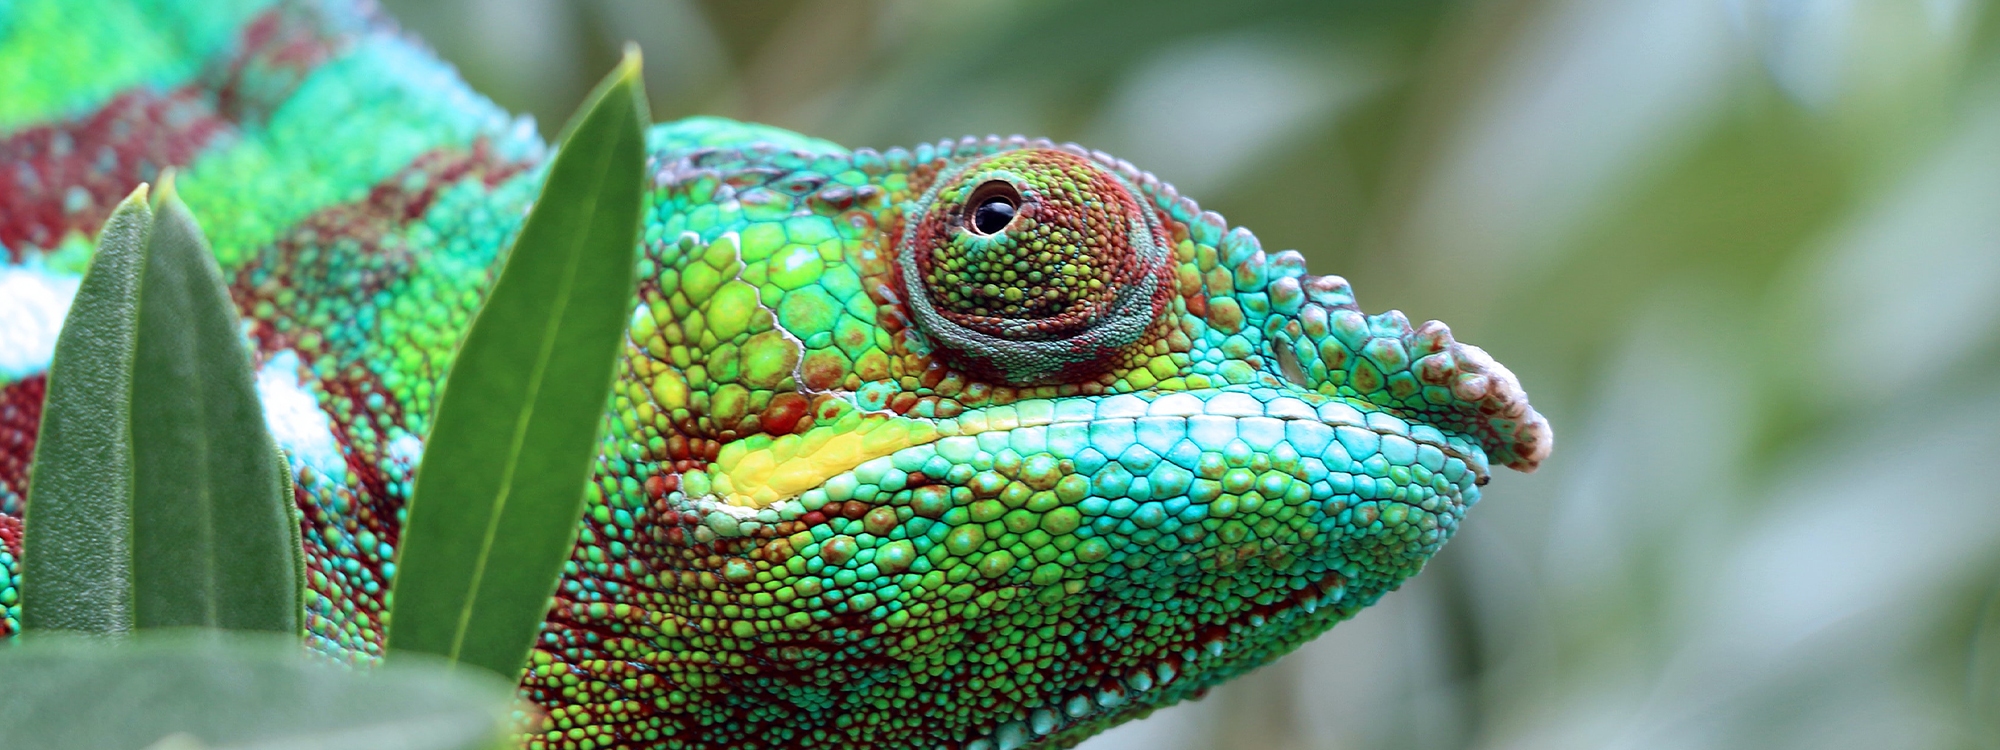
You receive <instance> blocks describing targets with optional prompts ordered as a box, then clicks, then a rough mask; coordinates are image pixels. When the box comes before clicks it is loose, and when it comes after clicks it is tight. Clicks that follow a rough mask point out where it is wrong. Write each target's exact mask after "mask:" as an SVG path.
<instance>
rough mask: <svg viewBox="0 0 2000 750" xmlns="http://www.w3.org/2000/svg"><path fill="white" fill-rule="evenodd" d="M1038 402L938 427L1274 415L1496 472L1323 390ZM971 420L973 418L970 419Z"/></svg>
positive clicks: (974, 429) (950, 431)
mask: <svg viewBox="0 0 2000 750" xmlns="http://www.w3.org/2000/svg"><path fill="white" fill-rule="evenodd" d="M1200 392H1206V393H1208V394H1210V395H1209V396H1208V397H1207V398H1202V397H1200V396H1197V395H1195V394H1196V393H1200ZM1315 399H1325V401H1324V402H1323V403H1320V404H1317V405H1314V404H1312V403H1311V401H1312V400H1315ZM1035 402H1040V403H1051V402H1049V401H1047V400H1043V399H1031V400H1027V401H1020V402H1015V403H1013V404H1008V405H1005V406H996V407H986V408H983V409H977V410H971V411H967V412H965V413H964V414H961V415H959V416H957V417H954V418H950V419H939V420H936V424H937V427H938V433H939V435H940V436H943V437H951V436H954V435H968V436H969V435H977V434H979V433H981V432H986V431H988V430H992V429H1016V428H1020V427H1036V426H1056V425H1064V424H1079V423H1080V424H1094V423H1100V422H1109V421H1116V420H1122V419H1130V420H1134V421H1137V420H1143V419H1149V418H1157V417H1179V418H1185V419H1189V420H1197V419H1202V418H1222V419H1229V420H1231V421H1232V422H1234V421H1237V420H1252V419H1271V420H1277V421H1280V422H1306V423H1312V424H1320V425H1325V426H1326V427H1328V428H1329V429H1331V428H1338V427H1353V428H1357V429H1363V430H1368V431H1371V432H1374V433H1376V434H1378V435H1395V436H1398V437H1403V438H1408V439H1409V440H1411V441H1413V442H1416V443H1418V444H1420V445H1429V446H1431V447H1434V448H1437V449H1438V450H1440V451H1443V452H1444V453H1445V454H1446V455H1447V456H1450V457H1453V458H1457V459H1459V460H1461V461H1464V462H1465V464H1466V466H1467V467H1468V468H1469V469H1470V470H1471V471H1472V472H1473V476H1474V477H1475V478H1476V479H1477V480H1478V481H1479V482H1480V483H1482V484H1483V483H1484V482H1485V480H1486V478H1487V476H1488V475H1489V472H1490V467H1488V466H1487V462H1486V457H1485V453H1484V451H1483V450H1480V449H1478V448H1477V447H1476V446H1474V445H1473V444H1472V443H1471V442H1469V441H1467V440H1466V439H1465V438H1462V437H1456V436H1452V435H1447V434H1446V433H1445V432H1444V431H1442V430H1439V429H1437V428H1435V427H1431V426H1429V425H1426V424H1422V423H1413V422H1410V421H1408V420H1405V419H1403V418H1401V417H1398V416H1395V415H1393V414H1389V413H1387V412H1379V411H1378V412H1363V411H1361V410H1360V409H1356V408H1354V407H1353V406H1350V405H1348V404H1347V403H1345V402H1344V401H1342V400H1340V399H1338V398H1335V397H1331V396H1326V395H1324V394H1318V393H1312V394H1310V396H1309V395H1308V394H1306V393H1301V392H1297V391H1288V390H1284V389H1279V388H1270V387H1263V386H1237V385H1232V386H1224V387H1222V388H1218V389H1206V390H1205V391H1169V392H1159V391H1148V392H1140V393H1121V394H1116V395H1112V396H1105V397H1101V398H1097V399H1069V400H1063V401H1057V402H1053V403H1052V406H1053V408H1052V409H1051V410H1050V413H1049V414H1047V416H1046V417H1042V418H1036V416H1038V415H1035V416H1031V415H1030V414H1023V412H1024V411H1027V409H1024V408H1022V407H1024V406H1027V405H1030V404H1033V403H1035ZM1007 409H1012V410H1013V411H1012V415H1011V416H1012V417H1013V423H1011V424H1006V423H1004V421H1005V420H1003V423H1002V424H997V425H996V424H992V420H993V418H994V417H996V416H1000V414H999V413H998V412H1000V411H1001V410H1007ZM968 421H970V422H971V424H967V422H968ZM1328 437H1331V435H1329V436H1328Z"/></svg>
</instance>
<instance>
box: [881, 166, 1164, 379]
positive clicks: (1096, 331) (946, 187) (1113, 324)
mask: <svg viewBox="0 0 2000 750" xmlns="http://www.w3.org/2000/svg"><path fill="white" fill-rule="evenodd" d="M1136 193H1137V191H1136V189H1135V188H1133V187H1132V186H1130V185H1128V184H1127V183H1126V182H1125V180H1123V179H1122V178H1120V177H1118V176H1117V175H1115V174H1112V173H1111V172H1108V171H1106V170H1104V169H1102V168H1100V167H1099V166H1097V165H1096V164H1094V163H1092V162H1091V161H1090V160H1089V159H1088V158H1085V157H1081V156H1077V155H1075V154H1070V153H1067V152H1063V151H1056V150H1052V149H1022V150H1018V151H1007V152H1002V153H999V154H995V155H993V156H989V157H985V158H983V159H980V160H978V161H973V162H970V163H966V164H961V165H957V166H955V167H954V168H948V169H946V170H945V171H944V172H942V173H940V174H938V176H937V178H936V182H934V183H932V184H931V186H930V189H929V190H928V192H927V193H926V194H925V195H924V197H923V198H922V199H921V200H920V201H919V202H918V203H917V204H916V208H915V210H914V211H913V212H912V213H911V214H910V221H909V223H908V225H907V226H908V228H907V229H905V230H904V236H903V240H902V242H901V244H900V246H899V247H898V249H897V266H898V269H899V271H900V272H901V278H902V283H903V286H904V290H905V291H906V292H907V295H908V296H907V297H906V299H907V300H908V305H909V308H910V312H911V317H912V318H914V319H915V322H916V323H917V327H918V329H919V330H920V331H921V332H923V333H924V334H925V336H926V337H927V338H928V339H929V340H930V342H931V343H932V344H934V345H936V349H937V351H939V352H940V353H941V354H942V355H943V356H944V357H945V358H946V359H948V360H950V361H952V363H953V364H956V365H959V366H960V367H962V368H965V369H967V370H969V371H972V372H974V373H976V374H979V375H982V376H988V377H993V378H997V379H999V380H1003V381H1005V382H1009V383H1014V384H1029V383H1047V382H1054V381H1073V380H1075V379H1077V378H1084V377H1090V376H1092V375H1095V374H1096V373H1098V372H1100V371H1101V370H1102V369H1103V368H1104V367H1106V366H1107V363H1108V362H1110V361H1111V360H1113V359H1114V357H1113V356H1112V355H1114V354H1117V353H1119V352H1120V351H1122V350H1123V349H1124V348H1126V347H1128V346H1132V345H1134V344H1135V342H1137V341H1139V339H1140V338H1142V337H1143V336H1144V335H1145V333H1146V331H1147V330H1148V329H1149V328H1151V326H1152V325H1153V323H1154V322H1155V321H1156V320H1158V319H1159V316H1160V315H1161V314H1162V312H1163V311H1164V310H1165V308H1166V305H1167V302H1168V300H1170V299H1171V297H1172V290H1173V288H1174V285H1173V283H1172V278H1171V277H1170V276H1169V275H1168V274H1170V273H1171V271H1170V269H1169V268H1168V262H1167V259H1168V257H1169V255H1170V254H1171V253H1169V251H1168V250H1167V247H1166V245H1165V244H1164V242H1163V241H1162V239H1163V238H1164V237H1165V236H1166V233H1165V231H1164V230H1163V229H1162V228H1161V224H1160V219H1159V217H1158V216H1156V215H1155V214H1154V213H1153V212H1152V211H1150V210H1148V209H1146V208H1144V207H1142V205H1141V203H1140V202H1139V200H1138V199H1137V198H1136V197H1135V195H1136Z"/></svg>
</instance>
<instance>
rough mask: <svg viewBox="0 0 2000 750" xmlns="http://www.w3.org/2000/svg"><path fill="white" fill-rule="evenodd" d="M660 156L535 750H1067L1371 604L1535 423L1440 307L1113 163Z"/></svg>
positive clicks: (1034, 144)
mask: <svg viewBox="0 0 2000 750" xmlns="http://www.w3.org/2000/svg"><path fill="white" fill-rule="evenodd" d="M658 158H659V163H658V164H656V167H657V169H658V172H657V175H658V176H657V184H658V186H659V189H658V190H657V191H656V193H655V195H656V201H657V204H658V205H657V206H656V209H657V211H658V215H659V216H661V217H663V218H661V219H660V221H659V224H658V227H657V229H655V230H652V231H649V234H648V236H649V241H648V245H647V254H648V257H649V259H648V261H647V267H646V273H645V274H644V276H645V277H646V280H645V281H643V282H642V294H641V296H642V299H643V300H644V303H643V304H642V305H641V307H640V308H639V310H638V311H637V313H636V314H635V316H634V320H633V325H632V337H631V345H630V346H629V347H628V353H627V356H628V363H627V367H626V368H625V375H624V376H623V379H622V381H621V384H620V386H619V395H618V396H617V401H618V403H617V405H616V410H615V413H616V414H617V415H618V418H617V419H614V423H613V425H612V428H611V432H612V436H611V438H610V440H611V443H613V445H612V446H611V448H610V449H608V450H607V452H606V458H605V462H606V463H605V465H604V466H602V467H601V468H600V471H599V473H598V481H597V490H596V491H594V492H593V493H592V500H591V502H592V508H591V513H592V515H591V518H590V519H587V521H586V524H585V529H584V532H583V538H582V540H581V541H580V543H579V545H578V551H577V553H576V557H575V558H574V564H573V568H572V572H571V573H570V575H569V576H568V578H567V579H566V580H565V582H564V584H563V588H562V590H561V591H559V592H558V600H557V601H558V606H557V608H556V610H555V614H554V615H552V617H551V620H550V624H549V626H548V627H547V628H546V629H545V630H544V632H543V636H542V641H541V643H540V645H539V646H538V648H537V651H536V655H535V664H534V665H533V666H532V667H531V669H530V674H529V676H528V680H527V682H526V687H527V690H528V691H529V694H530V695H531V696H532V697H535V698H536V699H537V700H538V701H540V702H542V703H543V704H544V705H546V706H550V707H551V708H552V710H551V714H550V718H549V719H548V720H547V723H546V724H545V726H544V727H543V734H542V736H543V737H544V738H545V739H548V740H550V741H551V743H552V745H554V746H563V745H565V744H569V745H574V744H576V743H577V742H578V741H579V739H580V738H588V737H590V736H592V735H591V734H590V733H592V732H600V731H612V732H616V733H619V734H621V735H623V736H627V737H633V738H639V739H640V740H642V741H651V740H648V739H647V738H649V737H650V738H654V739H657V738H670V737H678V738H680V739H681V740H682V741H684V742H686V743H687V744H688V745H689V746H698V747H738V746H746V747H747V746H753V745H757V743H773V742H776V743H780V745H781V746H784V745H798V746H809V747H818V746H832V745H836V744H841V745H853V746H885V747H886V746H909V747H923V748H931V747H943V748H973V749H977V750H1001V749H1011V748H1016V747H1022V746H1025V745H1029V744H1036V743H1041V744H1046V745H1050V746H1061V745H1066V744H1069V743H1073V742H1074V741H1076V740H1079V739H1081V738H1082V737H1084V736H1087V735H1089V734H1091V733H1094V732H1096V731H1099V730H1101V729H1103V728H1105V727H1107V726H1110V725H1112V724H1115V723H1117V722H1118V721H1121V720H1123V719H1126V718H1131V717H1133V716H1136V715H1141V714H1143V713H1145V712H1147V711H1149V710H1151V709H1152V708H1154V707H1158V706H1162V705H1165V704H1168V703H1172V702H1174V701H1177V700H1181V699H1183V698H1187V697H1190V696H1196V695H1199V694H1200V693H1201V692H1202V691H1204V690H1205V689H1206V688H1208V687H1210V686H1212V685H1214V684H1216V683H1218V682H1220V681H1223V680H1226V679H1228V678H1229V677H1231V676H1234V675H1236V674H1239V673H1241V672H1243V671H1245V670H1248V669H1251V668H1254V667H1256V666H1258V665H1261V664H1264V663H1267V662H1269V661H1270V660H1272V659H1274V658H1276V657H1278V656H1280V655H1282V654H1284V653H1285V652H1287V651H1289V650H1290V649H1292V648H1294V647H1296V646H1298V645H1299V644H1301V643H1303V642H1304V641H1306V640H1308V639H1310V638H1311V637H1313V636H1314V635H1316V634H1318V633H1320V632H1322V631H1324V630H1325V629H1327V628H1329V627H1332V626H1333V625H1334V624H1335V623H1336V622H1338V621H1339V620H1341V619H1344V618H1346V617H1348V616H1351V615H1352V614H1354V613H1355V612H1356V611H1358V610H1360V609H1361V608H1362V607H1365V606H1367V605H1368V604H1370V603H1372V602H1374V601H1375V600H1376V599H1377V598H1378V597H1380V596H1381V595H1382V594H1384V593H1386V592H1388V591H1390V590H1392V589H1394V588H1396V587H1397V586H1398V585H1399V584H1400V583H1401V581H1403V580H1404V579H1406V578H1408V577H1409V576H1411V575H1413V574H1415V573H1416V572H1417V571H1418V570H1419V569H1420V568H1421V567H1422V566H1423V564H1424V562H1425V561H1426V560H1427V559H1428V558H1429V557H1430V556H1431V555H1432V554H1433V553H1435V552H1436V551H1437V550H1438V549H1439V548H1440V546H1441V545H1443V544H1444V543H1445V541H1446V540H1447V539H1448V538H1449V537H1450V536H1451V534H1452V533H1453V531H1455V530H1456V529H1457V527H1458V524H1459V521H1460V519H1461V517H1462V515H1463V513H1464V512H1465V510H1466V508H1467V507H1469V506H1470V505H1472V504H1473V503H1474V502H1475V501H1476V500H1477V498H1478V496H1479V486H1480V485H1482V484H1484V483H1485V481H1486V478H1487V475H1488V469H1489V466H1490V465H1492V464H1501V465H1506V466H1510V467H1513V468H1516V469H1520V470H1523V471H1531V470H1533V469H1534V468H1535V466H1536V465H1537V464H1538V463H1539V462H1540V461H1541V460H1542V459H1543V458H1544V457H1546V456H1547V455H1548V452H1549V450H1550V448H1551V445H1552V438H1551V433H1550V430H1549V427H1548V425H1547V423H1546V422H1545V421H1544V420H1543V419H1542V418H1541V417H1540V416H1539V415H1538V414H1536V413H1535V411H1534V410H1533V409H1532V408H1530V407H1529V405H1528V402H1527V399H1526V397H1525V395H1524V394H1523V393H1522V391H1521V388H1520V386H1519V384H1518V382H1517V381H1516V380H1515V378H1514V376H1513V375H1512V374H1511V373H1509V372H1508V371H1507V370H1506V369H1505V368H1504V367H1502V366H1500V365H1499V364H1498V363H1496V362H1494V361H1493V360H1492V359H1491V358H1490V357H1488V356H1487V355H1486V354H1485V353H1484V352H1483V351H1481V350H1479V349H1478V348H1476V347H1472V346H1467V345H1463V344H1459V343H1456V342H1454V341H1453V340H1452V337H1451V335H1450V333H1449V331H1448V330H1447V329H1446V328H1445V327H1444V326H1443V325H1442V324H1439V323H1436V322H1431V323H1426V324H1424V325H1422V326H1419V327H1416V328H1414V329H1413V328H1412V327H1411V326H1410V325H1409V324H1408V322H1407V320H1406V319H1405V318H1404V317H1403V316H1402V315H1401V314H1400V313H1396V312H1389V313H1385V314H1381V315H1374V316H1369V315H1364V314H1362V313H1361V312H1360V311H1359V310H1358V308H1357V307H1356V306H1355V304H1354V299H1353V296H1352V294H1351V292H1350V290H1349V288H1348V285H1347V284H1346V282H1344V281H1343V280H1341V279H1340V278H1339V277H1334V276H1311V275H1307V274H1305V272H1304V264H1303V261H1302V259H1301V257H1300V256H1299V255H1298V254H1297V253H1295V252H1291V251H1285V252H1279V253H1275V254H1267V253H1266V252H1264V251H1263V250H1262V249H1261V248H1260V247H1259V245H1258V242H1257V240H1256V238H1255V237H1254V236H1252V235H1251V234H1250V232H1248V231H1246V230H1244V229H1241V228H1236V229H1231V228H1229V227H1227V226H1226V225H1225V223H1224V221H1223V219H1222V218H1221V217H1220V216H1217V215H1216V214H1214V213H1212V212H1203V211H1201V210H1200V209H1199V208H1198V207H1197V206H1196V205H1195V204H1194V202H1193V201H1191V200H1188V199H1186V198H1183V197H1181V196H1179V195H1177V194H1176V192H1175V191H1174V189H1173V188H1172V187H1171V186H1169V185H1166V184H1164V183H1162V182H1160V181H1158V180H1157V179H1155V178H1154V177H1153V176H1152V175H1150V174H1146V173H1142V172H1140V171H1139V170H1137V169H1135V168H1134V167H1133V166H1132V165H1130V164H1129V163H1126V162H1123V161H1119V160H1116V159H1113V158H1111V157H1109V156H1107V155H1104V154H1102V153H1093V152H1088V151H1084V150H1082V149H1079V148H1076V147H1074V146H1056V145H1054V144H1051V143H1048V142H1046V141H1026V140H1024V139H1018V138H1017V139H1010V140H1001V139H997V138H988V139H985V140H974V139H966V140H964V141H960V142H957V143H953V142H949V141H947V142H945V143H942V144H938V145H936V146H931V145H925V146H921V147H919V148H917V149H913V150H902V149H895V150H891V151H889V152H886V153H880V154H878V153H875V152H872V151H868V150H865V149H864V150H860V151H856V152H852V153H849V152H844V151H837V150H832V149H825V150H813V149H806V148H798V147H791V148H781V147H778V146H773V145H769V144H761V143H760V144H752V145H746V146H743V147H741V148H724V149H716V148H709V149H696V150H689V151H686V152H680V153H669V154H663V155H661V156H660V157H658ZM580 717H581V718H580ZM579 727H581V728H583V730H585V734H583V735H578V734H577V733H576V730H577V729H578V728H579ZM605 727H610V729H605ZM649 732H651V733H652V734H650V735H649V734H648V733H649ZM600 739H601V738H600ZM598 746H605V743H603V742H599V743H598Z"/></svg>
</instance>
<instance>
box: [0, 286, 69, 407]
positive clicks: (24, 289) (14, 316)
mask: <svg viewBox="0 0 2000 750" xmlns="http://www.w3.org/2000/svg"><path fill="white" fill-rule="evenodd" d="M81 281H82V278H80V277H77V276H72V275H69V274H64V273H56V272H51V271H46V270H41V269H36V268H22V267H18V266H15V267H6V268H0V378H4V379H7V380H13V379H16V378H23V377H27V376H29V375H33V374H35V373H38V372H42V371H44V370H47V369H48V368H49V359H50V358H51V357H53V356H55V351H56V335H57V334H58V333H60V332H61V331H62V324H63V318H64V317H65V316H67V315H69V305H70V302H71V301H72V300H74V299H76V287H77V284H78V283H80V282H81Z"/></svg>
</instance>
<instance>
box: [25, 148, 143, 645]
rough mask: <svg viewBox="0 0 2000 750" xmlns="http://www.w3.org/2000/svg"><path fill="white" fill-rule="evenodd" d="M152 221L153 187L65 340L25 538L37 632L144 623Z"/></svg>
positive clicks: (119, 231)
mask: <svg viewBox="0 0 2000 750" xmlns="http://www.w3.org/2000/svg"><path fill="white" fill-rule="evenodd" d="M152 221H153V215H152V210H151V209H149V208H148V207H147V206H146V186H145V185H143V184H142V185H140V186H139V188H138V189H137V190H134V191H132V195H131V196H129V197H127V198H126V199H125V201H124V202H122V203H119V204H118V208H117V209H116V210H114V211H112V213H111V218H110V219H109V220H107V221H106V222H105V224H104V229H103V231H102V232H100V233H99V234H98V240H97V254H96V255H95V256H94V257H93V258H92V259H91V261H90V268H89V269H88V270H86V271H85V272H84V275H83V282H82V284H80V285H79V286H78V287H77V290H76V299H75V301H74V302H72V303H71V305H70V309H69V315H68V317H65V318H64V319H63V327H62V333H61V334H60V335H59V336H57V337H56V350H55V358H54V361H53V362H52V363H50V365H49V381H48V392H47V395H46V396H44V397H43V398H44V400H43V402H42V404H43V406H42V423H41V428H40V432H39V435H40V440H39V441H37V442H36V444H35V458H34V467H35V472H34V476H33V478H32V480H31V481H30V484H29V485H28V498H29V503H28V507H27V516H26V519H25V520H26V528H25V529H24V530H23V540H22V546H23V548H24V549H23V560H22V564H21V579H22V580H21V624H22V626H23V627H24V628H26V629H28V630H70V631H78V632H87V633H98V634H106V633H124V632H128V631H130V630H132V628H133V609H134V606H133V593H132V504H131V503H132V463H133V458H132V443H131V433H130V429H129V425H130V423H131V409H132V406H131V405H132V398H131V394H132V361H133V357H134V351H135V350H136V348H137V342H138V338H139V283H140V278H141V277H142V276H143V274H144V272H145V268H146V238H147V235H149V234H150V233H151V227H152ZM0 684H6V683H0Z"/></svg>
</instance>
